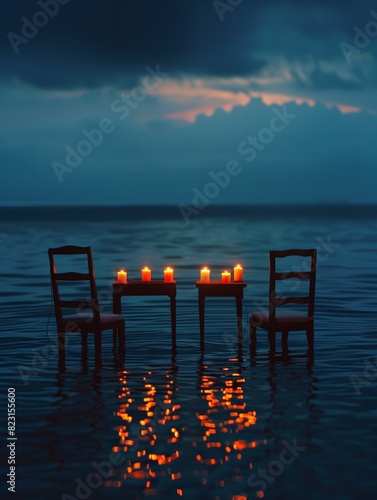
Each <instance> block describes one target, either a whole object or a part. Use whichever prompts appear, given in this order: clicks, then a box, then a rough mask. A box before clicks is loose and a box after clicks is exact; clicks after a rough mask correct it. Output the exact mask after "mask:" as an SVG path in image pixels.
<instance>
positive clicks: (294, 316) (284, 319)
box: [250, 310, 313, 328]
mask: <svg viewBox="0 0 377 500" xmlns="http://www.w3.org/2000/svg"><path fill="white" fill-rule="evenodd" d="M269 320H270V315H269V311H258V312H254V313H253V314H252V315H251V316H250V324H255V323H258V326H261V327H262V328H263V325H268V324H269ZM310 321H313V317H311V316H308V315H307V314H302V313H298V312H296V311H289V310H285V311H284V310H281V311H278V312H277V313H276V317H275V324H276V326H277V327H279V326H286V325H288V324H289V325H295V326H298V325H302V324H306V323H309V322H310Z"/></svg>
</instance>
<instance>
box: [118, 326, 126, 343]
mask: <svg viewBox="0 0 377 500" xmlns="http://www.w3.org/2000/svg"><path fill="white" fill-rule="evenodd" d="M118 338H119V346H121V345H122V344H124V341H125V340H126V330H125V327H124V323H123V324H122V326H120V327H119V328H118Z"/></svg>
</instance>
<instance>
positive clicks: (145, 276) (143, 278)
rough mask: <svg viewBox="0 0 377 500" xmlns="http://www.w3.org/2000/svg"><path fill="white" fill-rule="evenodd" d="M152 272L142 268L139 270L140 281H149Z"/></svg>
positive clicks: (147, 268)
mask: <svg viewBox="0 0 377 500" xmlns="http://www.w3.org/2000/svg"><path fill="white" fill-rule="evenodd" d="M151 277H152V271H151V270H150V269H149V267H143V269H142V270H141V281H151Z"/></svg>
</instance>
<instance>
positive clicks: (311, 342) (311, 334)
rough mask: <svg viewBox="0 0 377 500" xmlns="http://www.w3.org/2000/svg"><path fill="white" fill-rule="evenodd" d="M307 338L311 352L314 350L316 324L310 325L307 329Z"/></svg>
mask: <svg viewBox="0 0 377 500" xmlns="http://www.w3.org/2000/svg"><path fill="white" fill-rule="evenodd" d="M306 338H307V340H308V350H309V352H313V351H314V325H311V326H308V328H307V329H306Z"/></svg>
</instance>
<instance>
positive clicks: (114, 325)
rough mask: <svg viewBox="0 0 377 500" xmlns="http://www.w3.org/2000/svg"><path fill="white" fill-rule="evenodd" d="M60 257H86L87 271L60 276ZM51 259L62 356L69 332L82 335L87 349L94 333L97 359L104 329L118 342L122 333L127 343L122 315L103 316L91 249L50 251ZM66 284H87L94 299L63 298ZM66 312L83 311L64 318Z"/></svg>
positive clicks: (120, 341)
mask: <svg viewBox="0 0 377 500" xmlns="http://www.w3.org/2000/svg"><path fill="white" fill-rule="evenodd" d="M57 255H64V256H75V255H83V256H86V262H85V271H86V272H83V273H82V272H64V273H58V272H57V271H56V266H55V260H56V259H55V257H56V256H57ZM48 256H49V260H50V275H51V284H52V291H53V297H54V306H55V317H56V326H57V331H58V340H59V352H60V353H61V352H64V350H65V333H68V332H69V333H71V332H79V333H81V335H82V340H83V346H86V341H87V336H88V333H93V334H94V345H95V353H96V356H100V353H101V333H102V331H104V330H113V333H114V340H115V335H116V333H118V337H119V343H120V344H121V343H124V339H125V327H124V319H123V317H122V315H121V314H102V313H100V311H99V306H98V300H97V288H96V282H95V277H94V269H93V259H92V251H91V248H90V247H78V246H72V245H67V246H63V247H59V248H50V249H49V250H48ZM83 260H85V259H83ZM63 282H64V283H65V284H67V283H71V284H72V283H73V284H74V283H76V284H78V285H82V284H85V283H86V285H87V293H88V294H90V299H88V296H87V297H86V298H85V299H84V300H77V299H75V300H63V299H61V298H60V297H61V292H62V290H61V288H62V283H63ZM63 309H68V310H69V309H75V310H76V311H79V312H75V313H73V314H69V315H64V314H63ZM84 311H85V312H84Z"/></svg>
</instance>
